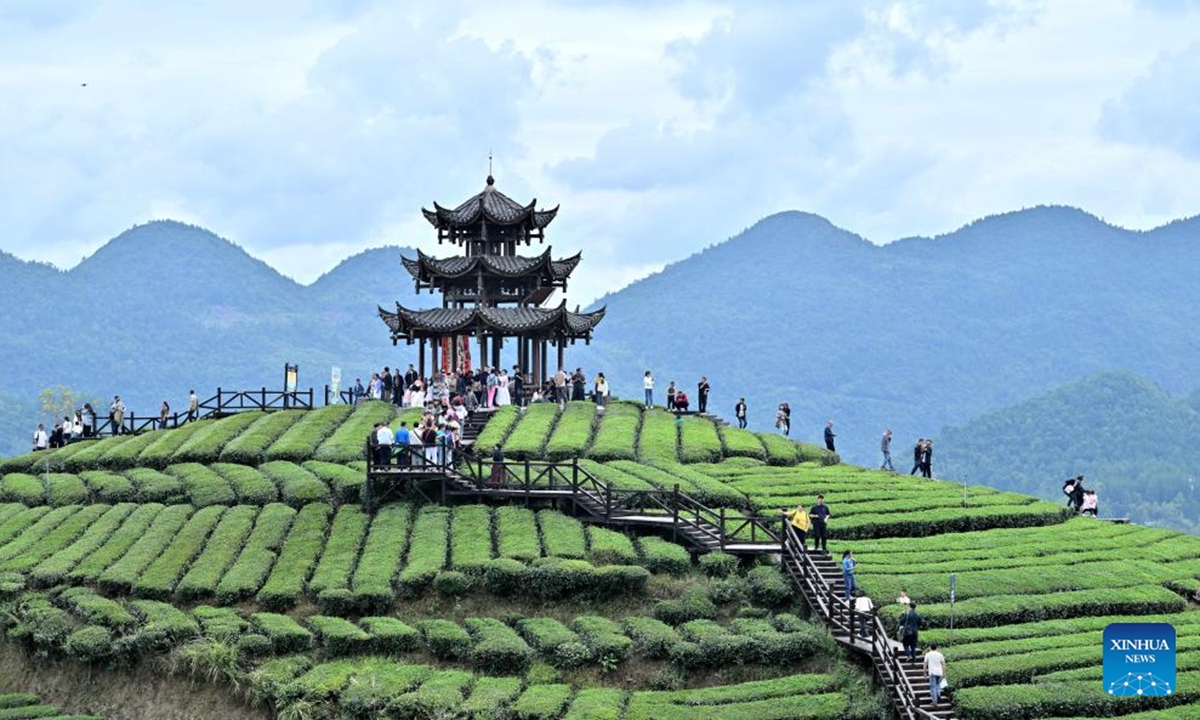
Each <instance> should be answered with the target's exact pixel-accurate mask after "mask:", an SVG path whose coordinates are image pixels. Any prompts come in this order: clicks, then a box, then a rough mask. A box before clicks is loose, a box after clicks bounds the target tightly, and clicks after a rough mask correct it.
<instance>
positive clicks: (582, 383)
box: [571, 368, 587, 401]
mask: <svg viewBox="0 0 1200 720" xmlns="http://www.w3.org/2000/svg"><path fill="white" fill-rule="evenodd" d="M586 388H587V377H585V376H584V374H583V368H575V372H573V373H571V399H572V400H575V401H582V400H584V399H585V398H584V395H585V394H586V393H587V389H586Z"/></svg>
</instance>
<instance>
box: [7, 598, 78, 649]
mask: <svg viewBox="0 0 1200 720" xmlns="http://www.w3.org/2000/svg"><path fill="white" fill-rule="evenodd" d="M74 629H75V624H74V623H73V622H71V616H70V615H68V614H67V613H66V612H64V611H63V610H60V609H58V608H56V607H54V606H53V605H51V604H50V601H49V600H46V599H45V598H33V599H31V600H29V601H28V602H26V603H25V604H24V608H23V611H22V613H21V621H20V622H19V623H18V624H17V625H16V626H15V627H13V628H12V629H10V630H9V631H8V637H9V638H11V639H13V640H26V641H28V642H31V643H33V644H34V645H36V646H37V647H39V648H44V649H57V648H59V647H61V646H62V644H63V643H64V642H66V639H67V636H68V635H70V634H71V632H72V631H74Z"/></svg>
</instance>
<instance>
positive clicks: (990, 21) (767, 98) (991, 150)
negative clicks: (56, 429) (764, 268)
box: [0, 0, 1200, 304]
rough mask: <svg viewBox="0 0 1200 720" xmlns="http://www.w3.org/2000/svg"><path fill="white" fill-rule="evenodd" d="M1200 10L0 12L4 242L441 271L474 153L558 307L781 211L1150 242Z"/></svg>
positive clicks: (369, 6)
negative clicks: (124, 243) (203, 233)
mask: <svg viewBox="0 0 1200 720" xmlns="http://www.w3.org/2000/svg"><path fill="white" fill-rule="evenodd" d="M1198 13H1200V4H1198V3H1196V2H1185V1H1182V0H1141V1H1140V2H1133V1H1132V0H1105V1H1103V2H1093V1H1090V0H1056V2H1054V3H1039V2H1034V1H1033V0H994V1H993V2H961V1H959V0H869V1H868V2H866V3H844V2H834V1H832V0H830V1H824V0H822V1H820V2H805V3H795V2H787V1H784V0H770V1H768V2H762V3H755V4H746V3H731V2H728V1H727V0H725V1H721V0H709V1H705V0H687V1H684V0H681V1H680V2H662V3H651V4H646V3H628V2H599V3H585V2H578V1H574V0H573V1H571V2H551V1H550V0H513V2H506V3H482V2H450V3H433V2H416V3H403V4H397V3H386V2H371V1H366V0H364V1H361V2H333V1H328V2H327V1H323V0H308V1H307V2H283V0H272V1H271V2H266V3H250V4H246V3H234V2H232V1H231V0H219V1H218V2H215V3H204V4H200V5H179V4H172V3H166V4H164V3H151V2H146V1H140V0H105V1H104V2H102V3H98V4H93V5H80V4H78V3H70V2H61V1H54V2H49V1H46V0H28V1H27V2H24V3H4V5H3V7H0V93H3V95H4V97H5V98H6V102H5V103H4V105H3V107H2V108H0V221H2V222H0V228H2V229H0V248H3V249H5V250H8V251H10V252H13V253H15V254H17V255H18V256H21V257H27V258H39V259H48V260H52V261H54V262H56V263H59V264H62V265H71V264H73V263H74V262H76V261H78V259H79V258H80V257H81V256H83V255H84V254H87V253H88V252H90V251H92V250H94V249H95V248H96V247H97V246H98V245H99V244H101V243H102V242H104V241H105V240H106V239H107V238H108V237H111V236H112V235H115V234H116V233H118V232H120V231H121V230H123V229H125V228H127V227H129V226H130V225H132V224H134V223H136V222H139V221H143V220H146V219H150V218H153V217H164V216H174V217H178V218H180V219H184V220H187V221H190V222H194V223H196V224H200V225H203V226H206V227H210V228H212V229H213V230H215V231H218V232H219V233H221V234H222V235H223V236H226V237H230V238H232V239H234V240H235V241H237V242H239V243H241V244H243V245H244V246H246V247H247V249H248V250H250V251H251V252H252V253H253V254H255V255H258V256H261V257H265V258H267V259H268V260H271V261H273V262H275V263H277V264H278V265H279V266H280V269H281V270H283V271H284V272H286V273H287V274H289V275H292V276H293V277H296V278H297V279H299V280H301V281H305V280H311V279H313V278H315V277H316V276H318V275H319V274H321V273H322V272H324V271H325V270H327V269H328V268H329V267H330V266H331V265H332V264H334V262H335V261H336V260H337V259H339V258H340V256H341V255H343V254H350V253H351V252H353V251H355V250H357V249H361V248H363V247H367V246H377V245H381V244H402V245H414V244H415V245H420V246H421V247H422V248H424V249H426V250H427V251H432V252H442V253H445V252H447V250H446V248H445V247H444V246H443V247H441V248H439V247H438V246H437V244H436V242H434V240H433V235H432V231H431V230H430V229H429V228H428V226H427V225H426V224H425V223H424V221H423V220H422V219H421V217H420V215H419V213H418V209H419V208H420V207H421V206H422V205H425V206H428V205H429V204H430V203H431V202H432V201H434V200H437V201H439V202H442V203H454V202H456V201H458V200H461V199H463V198H465V197H467V196H468V195H470V194H473V193H474V192H476V191H478V189H480V187H481V186H482V179H483V175H484V171H485V163H486V158H485V156H486V154H487V152H488V150H489V149H492V150H494V151H495V153H496V175H497V177H498V181H499V184H500V186H501V188H502V189H503V190H504V191H505V192H506V193H508V194H510V195H512V196H513V197H515V198H517V199H519V200H523V201H527V200H528V199H530V198H532V197H534V196H537V197H538V198H539V202H540V203H541V204H543V205H555V204H559V203H561V204H562V208H563V209H562V212H561V214H560V216H559V218H558V220H557V221H556V222H555V224H554V225H553V226H551V229H550V233H549V238H550V240H551V242H552V244H553V245H554V246H555V251H556V253H560V254H563V255H566V254H570V253H573V252H575V251H576V250H579V249H582V250H583V251H584V254H585V258H586V261H585V263H584V264H583V266H582V267H581V268H580V270H579V271H578V277H577V278H576V280H575V282H574V283H573V285H572V291H571V293H570V295H569V298H570V300H569V301H570V302H571V303H572V304H574V303H575V302H584V303H585V302H587V301H588V300H590V299H592V298H594V297H596V296H598V295H600V294H602V293H603V292H605V291H608V290H612V289H616V288H617V287H619V286H621V285H624V284H626V283H627V282H628V281H629V280H630V279H633V278H635V277H637V276H639V274H643V273H645V272H648V271H649V270H650V269H656V268H659V267H661V266H662V265H663V264H665V263H667V262H670V261H673V260H676V259H679V258H680V257H683V256H685V255H687V254H689V253H690V252H693V251H695V250H698V249H700V248H701V247H703V246H705V245H708V244H710V243H712V242H714V241H719V240H721V239H723V238H725V237H727V236H729V235H732V234H734V233H736V232H738V231H740V230H741V229H743V228H744V227H746V226H748V225H750V224H751V223H753V222H754V221H755V220H757V219H758V218H760V217H762V216H763V215H765V214H768V213H771V212H775V211H778V210H784V209H802V210H808V211H812V212H816V213H818V214H822V215H825V216H826V217H829V218H830V219H831V220H833V221H834V222H836V223H838V224H839V225H842V226H844V227H847V228H849V229H851V230H854V231H855V232H859V233H861V234H863V235H865V236H867V237H869V238H871V239H873V240H875V241H877V242H882V241H887V240H890V239H894V238H897V237H902V236H908V235H912V234H917V233H921V234H932V233H937V232H944V231H947V230H950V229H952V228H953V227H955V226H957V225H959V224H962V223H965V222H967V221H969V220H971V219H973V218H975V217H978V216H981V215H985V214H988V213H993V212H997V211H1003V210H1009V209H1013V208H1017V207H1023V206H1029V205H1035V204H1041V203H1054V202H1060V203H1071V204H1076V205H1080V206H1082V207H1084V208H1085V209H1087V210H1089V211H1091V212H1094V213H1096V214H1098V215H1102V216H1104V217H1106V219H1108V220H1110V221H1115V222H1118V223H1122V224H1126V225H1129V226H1133V227H1147V226H1151V225H1154V224H1157V223H1160V222H1163V221H1165V220H1168V219H1170V218H1172V217H1177V216H1183V215H1192V214H1195V212H1196V211H1197V208H1198V207H1200V157H1198V156H1200V140H1198V137H1197V135H1196V131H1195V128H1196V127H1197V126H1200V122H1198V121H1200V115H1198V114H1197V113H1198V112H1200V111H1198V109H1197V107H1198V106H1197V105H1196V101H1195V100H1194V98H1195V97H1196V96H1200V93H1198V92H1196V90H1197V89H1200V88H1197V87H1196V82H1195V78H1194V72H1192V68H1194V67H1195V66H1196V64H1197V62H1198V61H1200V54H1198V52H1200V51H1197V48H1198V47H1200V23H1198V22H1195V20H1196V19H1198V17H1197V16H1198ZM83 82H87V83H88V87H86V88H84V87H81V86H80V83H83ZM397 280H398V282H399V281H401V279H400V278H399V276H398V278H397ZM385 300H386V299H385Z"/></svg>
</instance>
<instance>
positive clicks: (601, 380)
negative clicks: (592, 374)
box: [593, 373, 609, 407]
mask: <svg viewBox="0 0 1200 720" xmlns="http://www.w3.org/2000/svg"><path fill="white" fill-rule="evenodd" d="M608 393H609V390H608V379H607V378H605V377H604V373H598V374H597V375H596V390H595V392H594V393H593V396H594V399H595V401H596V405H598V406H599V407H604V406H605V405H607V404H608Z"/></svg>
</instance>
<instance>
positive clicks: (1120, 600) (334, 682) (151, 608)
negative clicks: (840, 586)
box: [0, 403, 1200, 720]
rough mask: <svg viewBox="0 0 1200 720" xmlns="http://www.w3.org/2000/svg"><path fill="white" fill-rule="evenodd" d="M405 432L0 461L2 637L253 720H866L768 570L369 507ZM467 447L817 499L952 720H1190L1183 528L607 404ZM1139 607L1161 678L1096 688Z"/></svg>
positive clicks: (567, 520)
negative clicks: (239, 703) (856, 461)
mask: <svg viewBox="0 0 1200 720" xmlns="http://www.w3.org/2000/svg"><path fill="white" fill-rule="evenodd" d="M415 419H416V415H415V414H414V413H412V412H411V411H405V412H404V413H402V414H400V415H397V412H396V410H395V409H394V408H392V407H390V406H387V405H384V404H382V403H368V404H365V405H362V406H359V407H354V408H351V407H347V406H335V407H331V408H324V409H320V410H316V411H311V412H301V411H283V412H276V413H270V414H264V413H246V414H244V415H235V416H232V417H228V418H224V419H221V420H216V421H204V422H198V423H195V424H193V425H189V426H185V427H183V428H180V429H178V430H169V431H157V432H152V433H147V434H145V435H140V436H122V437H116V438H105V439H102V440H97V441H91V442H86V443H78V444H76V445H72V446H69V447H67V448H64V449H61V450H57V451H53V452H48V453H42V454H37V455H26V456H20V457H17V458H8V459H5V460H2V461H0V618H4V620H3V621H0V626H3V627H4V631H5V639H4V641H3V642H5V643H10V644H12V645H13V646H14V647H19V648H22V649H23V652H26V653H28V654H29V655H30V656H31V657H32V656H45V657H50V658H59V659H61V661H62V662H67V663H75V664H77V665H79V666H80V667H87V668H89V671H88V672H90V673H104V672H107V670H106V669H107V668H126V667H131V666H134V667H135V666H139V665H145V664H150V663H157V662H162V663H164V665H163V667H166V668H169V670H170V672H172V673H175V674H177V675H178V676H180V677H183V678H191V679H193V680H194V681H195V682H198V683H204V684H206V685H213V686H217V687H223V688H225V689H226V691H227V692H228V693H230V695H231V696H237V697H246V698H250V699H252V700H256V701H257V702H259V703H260V705H259V706H258V707H259V708H261V709H262V712H263V713H264V715H263V716H264V717H266V716H268V715H269V714H271V713H274V714H277V715H278V716H287V717H312V718H323V717H352V718H374V717H381V716H382V717H455V716H457V717H480V718H485V717H486V718H495V717H517V718H605V717H607V718H627V719H630V720H633V719H638V720H643V719H646V720H648V719H650V718H655V719H658V720H661V719H664V718H685V717H686V718H693V717H703V716H712V717H718V718H751V719H754V718H792V717H795V718H828V719H831V720H832V719H835V718H863V719H865V718H875V717H880V716H885V715H886V713H887V710H886V707H887V703H886V701H885V699H884V698H883V696H882V695H881V694H880V693H879V692H878V691H873V690H872V689H871V688H870V687H869V676H868V672H869V668H866V667H863V666H862V665H860V664H857V663H856V662H855V661H854V659H853V658H852V657H850V656H847V655H846V654H845V653H844V651H841V650H839V649H838V648H837V646H836V644H835V643H834V642H833V640H832V638H831V637H830V636H829V634H828V633H827V632H826V631H825V630H824V629H823V628H822V627H821V626H819V625H817V624H814V623H812V622H810V621H808V620H805V619H803V617H804V616H805V614H806V611H805V608H804V607H803V605H802V604H801V603H799V602H798V600H797V597H798V595H797V591H796V590H795V589H794V588H793V587H792V586H791V585H790V584H789V581H788V579H787V577H786V576H785V575H784V574H782V573H781V572H780V571H779V569H778V568H777V567H776V566H774V565H772V564H770V563H769V562H766V561H763V563H757V564H756V563H753V562H741V563H739V562H738V560H737V559H736V558H734V557H732V556H727V555H723V554H721V553H712V554H708V555H704V556H702V557H700V558H699V559H697V558H694V557H692V556H691V555H690V554H689V552H688V550H687V549H685V548H684V547H683V546H681V545H679V544H676V543H674V542H671V541H670V539H669V538H666V537H658V536H654V535H627V534H625V533H623V532H620V531H619V530H617V529H612V528H605V527H600V526H593V525H588V524H586V523H584V522H581V521H580V519H579V518H576V517H573V516H572V515H571V514H569V512H565V511H569V510H570V508H569V507H555V506H553V505H552V504H550V503H543V504H542V505H540V506H535V507H524V506H521V505H504V504H499V505H485V504H472V503H467V504H458V505H453V506H449V507H442V506H439V505H435V504H430V503H428V502H425V501H423V500H422V499H421V498H420V497H419V496H412V497H409V498H407V499H405V500H403V501H400V502H391V503H388V504H386V505H384V506H383V507H381V508H380V510H379V511H378V512H377V513H375V514H374V515H368V514H366V513H364V512H363V511H362V509H361V508H360V506H359V499H360V492H361V490H362V486H363V479H364V469H365V464H364V463H363V458H362V448H363V440H364V438H365V436H366V434H367V432H368V431H369V429H370V428H371V426H372V425H373V424H374V423H375V422H377V421H387V422H399V421H401V420H403V421H406V422H410V423H411V422H412V421H414V420H415ZM479 443H480V445H481V446H482V447H491V445H493V444H496V443H499V444H501V445H502V446H503V447H504V448H505V452H506V455H507V456H508V458H509V459H510V462H513V463H515V464H518V465H519V464H520V463H521V461H522V459H523V458H529V459H536V458H549V459H553V460H559V461H567V462H571V461H573V460H575V459H578V461H579V463H580V467H581V468H583V469H584V470H586V471H587V472H590V473H592V474H593V475H595V476H596V477H597V478H599V479H600V480H602V481H604V482H606V483H609V484H611V485H612V486H613V487H615V488H624V489H630V490H639V489H640V490H655V489H657V490H673V489H674V488H675V487H676V486H678V487H679V490H680V491H681V492H683V493H686V494H688V495H689V496H691V497H693V498H695V499H697V500H699V501H700V502H703V503H704V504H706V505H707V506H709V507H710V508H712V509H713V510H714V511H716V510H719V509H720V508H728V509H730V510H732V511H737V512H753V513H759V514H761V515H763V516H765V517H769V518H778V517H779V510H780V509H783V508H789V507H792V506H794V505H795V504H796V503H797V502H803V503H805V504H806V505H809V504H811V503H812V501H813V499H814V498H815V496H816V495H817V494H818V493H823V494H824V495H825V497H826V500H827V502H828V504H829V505H830V508H831V511H832V519H831V522H830V536H831V542H830V549H831V550H833V551H834V552H835V553H837V552H840V550H842V549H846V548H849V549H853V550H854V551H855V555H856V556H857V557H858V559H859V562H860V565H859V579H860V583H861V585H862V587H863V588H864V589H865V590H866V591H867V592H868V593H869V594H870V595H871V596H872V597H874V598H875V599H876V601H877V602H878V603H880V604H881V605H882V606H883V609H882V613H883V614H884V616H885V617H886V618H888V619H889V620H892V619H894V618H895V616H896V615H897V614H898V608H897V607H896V606H895V605H894V603H889V602H888V600H889V599H890V598H893V597H895V595H896V594H897V593H898V592H899V591H900V590H901V589H902V588H903V589H904V590H906V591H907V592H908V594H909V595H910V596H911V597H912V598H913V599H914V600H916V601H917V602H918V603H919V605H920V612H921V614H922V616H923V617H924V618H925V629H924V631H923V633H922V642H923V643H927V642H938V643H939V644H941V645H942V646H943V647H944V648H945V653H946V656H947V658H948V661H949V679H950V681H951V683H952V684H953V685H954V686H955V688H956V691H957V692H956V693H955V703H956V712H957V713H958V714H959V716H960V717H963V718H1035V717H1097V716H1129V717H1167V718H1171V717H1180V718H1182V717H1193V716H1200V698H1197V697H1195V693H1196V692H1197V686H1196V678H1197V674H1198V673H1200V648H1198V647H1197V645H1200V639H1198V638H1200V633H1198V632H1197V629H1200V613H1197V612H1196V610H1195V608H1196V606H1195V603H1194V602H1193V601H1192V597H1193V595H1194V594H1195V593H1196V592H1197V591H1200V579H1198V578H1200V541H1198V540H1197V538H1194V537H1192V536H1187V535H1182V534H1179V533H1173V532H1166V531H1161V530H1156V529H1151V528H1144V527H1138V526H1130V525H1117V524H1110V523H1106V522H1101V521H1096V520H1091V519H1067V518H1066V516H1065V515H1064V514H1063V512H1062V508H1061V507H1059V506H1058V505H1055V504H1051V503H1045V502H1041V501H1037V500H1035V499H1033V498H1030V497H1027V496H1022V495H1017V494H1013V493H1003V492H999V491H996V490H993V489H991V488H986V487H977V486H971V487H967V488H965V489H964V487H963V486H962V485H961V484H957V483H953V482H937V481H928V480H922V479H919V478H912V477H908V476H894V475H890V474H884V473H879V472H875V471H870V470H864V469H861V468H855V467H849V466H845V465H842V464H840V463H838V462H837V458H836V456H832V455H830V454H828V453H825V452H824V451H823V450H819V449H816V448H812V447H807V446H799V445H796V444H794V443H791V442H789V441H787V440H784V439H782V438H780V437H778V436H771V435H756V434H753V433H749V432H745V431H738V430H736V429H730V428H728V427H723V426H719V425H717V424H715V423H713V422H711V421H709V420H707V419H703V418H696V417H688V418H685V419H683V420H682V422H676V419H675V418H674V417H673V416H671V415H668V414H666V413H665V412H663V411H659V410H654V411H650V412H643V411H642V410H641V409H640V408H639V407H637V406H636V405H632V404H629V403H613V404H612V405H611V406H610V407H609V408H608V409H607V410H606V411H605V412H604V413H598V412H597V410H596V408H595V407H594V406H593V405H590V404H587V403H570V404H568V405H567V406H566V408H565V410H561V411H560V409H559V408H558V407H557V406H554V405H549V404H545V405H538V406H535V407H533V408H530V409H529V410H527V411H526V412H525V413H524V414H521V413H519V412H518V411H517V410H516V409H515V408H505V409H502V410H500V411H498V412H497V413H495V414H494V415H493V416H492V418H491V420H490V421H489V423H488V425H487V426H486V427H485V428H484V430H483V432H482V434H481V435H480V438H479ZM484 467H485V470H486V465H485V466H484ZM463 471H464V472H469V471H468V470H467V469H466V468H464V470H463ZM473 472H478V469H476V470H475V471H473ZM764 563H765V564H764ZM950 573H955V575H956V578H957V597H956V602H955V605H954V630H953V636H952V635H951V632H950V627H949V626H950V607H949V604H948V599H949V597H948V594H949V576H950ZM1148 617H1149V618H1156V619H1159V620H1162V621H1165V622H1171V623H1173V624H1174V625H1175V626H1176V628H1177V629H1178V636H1179V682H1178V687H1177V688H1176V691H1175V692H1174V693H1173V694H1172V695H1171V696H1169V697H1164V698H1153V699H1151V698H1144V699H1141V700H1132V701H1131V700H1129V699H1127V698H1113V697H1109V696H1107V695H1106V694H1105V693H1104V692H1103V691H1102V689H1101V683H1100V669H1099V663H1100V641H1099V637H1100V633H1101V631H1102V630H1103V628H1104V626H1105V625H1106V624H1107V623H1108V622H1111V621H1115V620H1118V619H1126V620H1127V619H1133V618H1138V619H1145V618H1148ZM3 675H4V673H3V668H0V689H9V688H4V685H3V684H2V683H3V679H2V678H3ZM11 690H14V691H15V690H18V688H11ZM36 690H37V691H38V692H40V693H42V695H43V696H44V697H46V696H47V695H48V691H47V690H45V689H43V688H36ZM248 707H250V708H251V711H253V710H252V707H253V706H248ZM3 712H4V710H0V718H2V717H8V716H6V715H3V714H2V713H3ZM34 712H42V711H40V710H38V711H34ZM46 712H48V711H46ZM1138 713H1145V714H1143V715H1139V714H1138ZM18 716H19V715H18ZM47 716H51V717H52V715H47Z"/></svg>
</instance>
